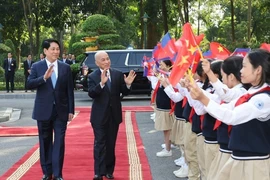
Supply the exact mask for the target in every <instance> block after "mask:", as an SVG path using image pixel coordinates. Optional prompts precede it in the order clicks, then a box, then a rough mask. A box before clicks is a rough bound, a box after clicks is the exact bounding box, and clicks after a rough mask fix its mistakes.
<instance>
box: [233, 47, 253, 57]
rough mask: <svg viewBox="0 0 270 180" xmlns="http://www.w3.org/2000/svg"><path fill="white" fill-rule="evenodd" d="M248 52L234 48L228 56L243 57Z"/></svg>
mask: <svg viewBox="0 0 270 180" xmlns="http://www.w3.org/2000/svg"><path fill="white" fill-rule="evenodd" d="M250 50H251V49H250V48H236V49H235V50H234V51H233V53H232V54H231V55H230V56H241V57H245V56H246V54H247V53H248V52H249V51H250Z"/></svg>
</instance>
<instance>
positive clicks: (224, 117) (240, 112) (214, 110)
mask: <svg viewBox="0 0 270 180" xmlns="http://www.w3.org/2000/svg"><path fill="white" fill-rule="evenodd" d="M267 86H270V85H269V84H266V83H265V84H264V85H263V86H262V87H260V88H254V87H251V88H250V89H249V90H248V91H247V93H249V94H253V93H255V92H257V91H259V90H261V89H262V88H265V87H267ZM237 100H238V98H237V99H234V100H232V101H230V102H229V103H227V104H221V105H220V104H218V103H216V102H214V101H213V100H210V101H209V103H208V105H207V106H205V109H206V111H207V112H208V113H209V114H211V115H212V116H213V117H215V118H217V119H219V120H220V121H222V122H224V123H225V124H228V125H238V124H243V123H246V122H248V121H250V120H252V119H255V118H256V119H258V120H260V121H267V120H269V119H270V96H269V95H268V94H266V93H260V94H257V95H255V96H252V97H251V98H250V100H249V101H248V102H245V103H243V104H241V105H239V106H236V107H235V103H236V102H237Z"/></svg>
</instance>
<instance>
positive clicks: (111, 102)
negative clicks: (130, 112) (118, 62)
mask: <svg viewBox="0 0 270 180" xmlns="http://www.w3.org/2000/svg"><path fill="white" fill-rule="evenodd" d="M110 76H111V90H109V88H108V86H107V84H106V85H105V86H104V87H103V88H101V86H100V81H101V71H100V69H97V70H95V71H94V72H92V73H91V74H89V75H88V95H89V96H90V97H91V98H92V99H93V104H92V111H91V118H90V121H91V123H93V124H96V125H102V124H104V123H105V122H106V121H107V119H108V116H106V115H108V111H109V108H111V112H112V114H111V115H112V118H113V121H115V122H116V123H118V124H120V123H121V122H122V105H121V97H120V94H121V93H122V94H124V95H127V94H128V93H129V91H130V90H129V89H128V88H127V86H126V83H125V81H124V75H123V73H122V72H121V71H118V70H116V69H112V68H111V69H110Z"/></svg>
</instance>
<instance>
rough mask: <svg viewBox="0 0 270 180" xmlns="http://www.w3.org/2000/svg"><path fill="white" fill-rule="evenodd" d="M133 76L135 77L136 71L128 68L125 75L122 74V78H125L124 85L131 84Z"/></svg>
mask: <svg viewBox="0 0 270 180" xmlns="http://www.w3.org/2000/svg"><path fill="white" fill-rule="evenodd" d="M135 77H136V73H135V71H133V70H130V72H129V74H128V76H127V77H126V75H125V74H124V80H125V83H126V85H131V83H132V82H133V81H134V79H135Z"/></svg>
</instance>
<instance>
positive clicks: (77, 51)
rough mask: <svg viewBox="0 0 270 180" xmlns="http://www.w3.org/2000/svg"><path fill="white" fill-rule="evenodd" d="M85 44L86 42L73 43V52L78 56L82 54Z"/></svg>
mask: <svg viewBox="0 0 270 180" xmlns="http://www.w3.org/2000/svg"><path fill="white" fill-rule="evenodd" d="M84 51H85V45H84V42H76V43H74V44H73V45H72V52H73V53H74V54H75V56H76V57H78V56H79V55H80V54H82V53H84Z"/></svg>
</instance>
